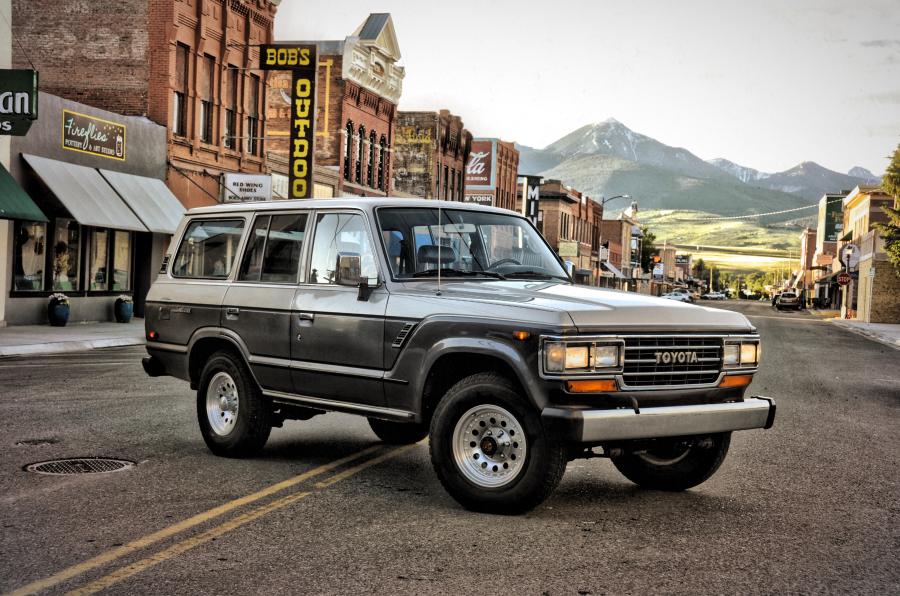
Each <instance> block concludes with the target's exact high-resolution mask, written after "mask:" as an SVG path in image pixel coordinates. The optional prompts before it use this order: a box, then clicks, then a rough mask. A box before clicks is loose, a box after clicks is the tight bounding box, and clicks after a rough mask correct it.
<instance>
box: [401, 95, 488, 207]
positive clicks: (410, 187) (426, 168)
mask: <svg viewBox="0 0 900 596" xmlns="http://www.w3.org/2000/svg"><path fill="white" fill-rule="evenodd" d="M471 150H472V134H471V133H470V132H469V131H468V130H466V128H465V126H464V125H463V121H462V119H461V118H460V117H459V116H455V115H453V114H451V113H450V112H449V111H447V110H441V111H440V112H402V111H401V112H398V115H397V129H396V136H395V144H394V154H393V156H394V170H393V174H394V188H395V189H396V191H397V192H398V194H400V195H401V196H404V195H405V196H411V197H422V198H425V199H441V200H445V201H462V200H463V198H464V193H465V183H464V170H465V166H466V164H467V163H468V162H469V154H470V152H471Z"/></svg>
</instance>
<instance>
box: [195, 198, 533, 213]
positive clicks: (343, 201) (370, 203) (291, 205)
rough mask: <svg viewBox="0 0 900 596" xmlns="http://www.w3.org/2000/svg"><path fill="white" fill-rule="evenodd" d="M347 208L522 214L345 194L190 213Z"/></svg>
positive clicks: (469, 205)
mask: <svg viewBox="0 0 900 596" xmlns="http://www.w3.org/2000/svg"><path fill="white" fill-rule="evenodd" d="M347 207H355V208H357V209H358V208H363V209H370V208H374V207H420V208H427V209H437V208H438V207H441V208H442V209H466V210H471V211H485V212H489V213H502V214H504V215H519V216H520V217H521V214H519V213H516V212H515V211H510V210H508V209H501V208H499V207H486V206H482V205H476V204H474V203H460V202H456V201H435V200H432V199H405V198H392V197H376V198H363V197H342V198H333V199H292V200H277V201H248V202H246V203H226V204H222V205H213V206H211V207H197V208H194V209H191V210H190V211H188V212H187V214H188V215H202V214H209V213H231V212H235V211H269V210H281V209H296V208H304V209H317V208H319V209H321V208H326V209H341V208H347Z"/></svg>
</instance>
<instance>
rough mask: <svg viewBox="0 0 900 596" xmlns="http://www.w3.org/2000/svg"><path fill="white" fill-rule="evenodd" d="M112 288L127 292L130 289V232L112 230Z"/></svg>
mask: <svg viewBox="0 0 900 596" xmlns="http://www.w3.org/2000/svg"><path fill="white" fill-rule="evenodd" d="M112 257H113V262H112V272H113V274H112V280H111V281H112V290H114V291H116V292H127V291H128V290H130V289H131V232H126V231H124V230H116V231H114V232H113V251H112Z"/></svg>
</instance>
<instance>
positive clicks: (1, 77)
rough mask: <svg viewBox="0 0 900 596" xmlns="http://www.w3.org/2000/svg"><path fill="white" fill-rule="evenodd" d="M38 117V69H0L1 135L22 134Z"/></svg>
mask: <svg viewBox="0 0 900 596" xmlns="http://www.w3.org/2000/svg"><path fill="white" fill-rule="evenodd" d="M37 117H38V74H37V71H34V70H0V135H16V136H22V135H24V134H26V133H27V132H28V129H29V128H31V123H32V122H33V121H35V120H37Z"/></svg>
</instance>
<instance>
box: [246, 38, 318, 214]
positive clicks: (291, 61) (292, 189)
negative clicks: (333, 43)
mask: <svg viewBox="0 0 900 596" xmlns="http://www.w3.org/2000/svg"><path fill="white" fill-rule="evenodd" d="M259 59H260V60H259V61H260V66H259V67H260V69H262V70H290V71H291V73H292V76H291V118H290V122H291V124H290V128H291V136H290V152H289V156H290V171H289V173H288V174H289V181H288V198H290V199H308V198H311V197H312V191H313V157H314V155H315V149H316V147H315V144H316V143H315V141H316V65H317V63H318V56H317V54H316V46H315V45H314V44H310V45H263V46H260V48H259Z"/></svg>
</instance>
